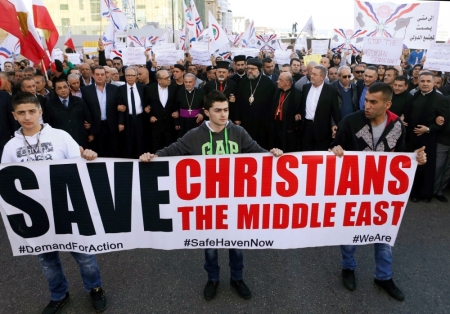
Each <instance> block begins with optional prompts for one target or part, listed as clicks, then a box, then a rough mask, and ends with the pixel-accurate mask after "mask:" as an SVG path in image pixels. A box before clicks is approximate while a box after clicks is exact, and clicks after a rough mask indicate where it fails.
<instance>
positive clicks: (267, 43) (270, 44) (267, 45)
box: [256, 34, 281, 53]
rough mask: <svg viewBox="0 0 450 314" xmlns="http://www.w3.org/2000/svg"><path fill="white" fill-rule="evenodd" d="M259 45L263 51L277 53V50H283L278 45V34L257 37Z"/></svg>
mask: <svg viewBox="0 0 450 314" xmlns="http://www.w3.org/2000/svg"><path fill="white" fill-rule="evenodd" d="M256 39H257V40H258V41H257V45H258V46H259V49H260V50H261V51H268V52H272V53H273V52H275V50H277V49H281V47H280V44H279V43H278V39H277V35H276V34H263V35H257V36H256Z"/></svg>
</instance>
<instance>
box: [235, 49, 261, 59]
mask: <svg viewBox="0 0 450 314" xmlns="http://www.w3.org/2000/svg"><path fill="white" fill-rule="evenodd" d="M259 52H260V50H259V49H257V48H231V58H234V57H235V56H246V57H257V56H258V55H259Z"/></svg>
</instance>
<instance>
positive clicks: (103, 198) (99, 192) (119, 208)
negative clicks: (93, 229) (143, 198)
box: [87, 162, 133, 233]
mask: <svg viewBox="0 0 450 314" xmlns="http://www.w3.org/2000/svg"><path fill="white" fill-rule="evenodd" d="M87 169H88V171H89V177H90V179H91V184H92V188H93V190H94V195H95V200H96V201H97V207H98V210H99V212H100V217H101V219H102V223H103V227H104V228H105V232H106V233H120V232H130V231H131V200H132V198H131V197H132V187H133V162H115V163H114V199H115V206H114V201H113V198H112V194H111V186H110V185H109V179H108V171H107V169H106V163H88V164H87Z"/></svg>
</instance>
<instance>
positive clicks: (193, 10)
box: [191, 0, 203, 38]
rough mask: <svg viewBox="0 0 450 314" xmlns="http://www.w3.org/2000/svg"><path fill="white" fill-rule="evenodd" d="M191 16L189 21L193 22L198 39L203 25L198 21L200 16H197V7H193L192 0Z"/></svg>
mask: <svg viewBox="0 0 450 314" xmlns="http://www.w3.org/2000/svg"><path fill="white" fill-rule="evenodd" d="M191 14H192V18H191V20H192V21H193V22H195V35H196V36H197V38H198V37H199V36H200V34H201V33H202V32H203V24H202V21H201V19H200V15H199V14H198V11H197V7H196V6H195V3H194V0H191Z"/></svg>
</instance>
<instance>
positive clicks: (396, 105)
mask: <svg viewBox="0 0 450 314" xmlns="http://www.w3.org/2000/svg"><path fill="white" fill-rule="evenodd" d="M386 73H388V72H387V71H386ZM393 90H394V95H392V105H391V107H390V108H389V111H390V112H393V113H395V114H396V115H397V116H399V117H400V118H401V119H402V120H403V118H404V116H403V115H404V113H405V106H406V103H407V102H408V101H409V100H410V99H411V98H412V97H413V96H412V95H411V93H410V92H409V91H408V79H407V78H406V76H397V77H396V78H395V79H394V83H393Z"/></svg>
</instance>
